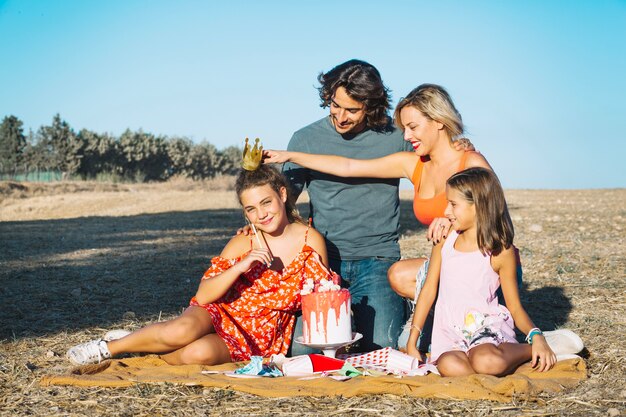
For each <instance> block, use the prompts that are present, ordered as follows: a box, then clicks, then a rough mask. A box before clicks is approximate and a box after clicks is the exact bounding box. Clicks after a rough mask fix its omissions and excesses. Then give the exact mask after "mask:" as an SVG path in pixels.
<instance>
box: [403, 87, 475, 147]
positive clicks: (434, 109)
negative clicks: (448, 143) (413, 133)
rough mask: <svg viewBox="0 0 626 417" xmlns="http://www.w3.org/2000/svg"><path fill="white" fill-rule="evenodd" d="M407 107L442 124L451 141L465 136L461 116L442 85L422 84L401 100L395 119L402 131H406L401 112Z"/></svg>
mask: <svg viewBox="0 0 626 417" xmlns="http://www.w3.org/2000/svg"><path fill="white" fill-rule="evenodd" d="M405 107H413V108H415V109H416V110H419V111H420V112H422V114H423V115H424V116H426V117H427V118H429V119H430V120H434V121H436V122H439V123H442V124H443V125H444V128H445V130H446V132H447V133H448V135H449V136H450V140H453V141H454V140H456V139H458V138H459V136H461V135H462V134H463V120H462V119H461V114H460V113H459V111H458V110H457V109H456V107H454V103H453V102H452V99H451V98H450V95H449V94H448V92H447V91H446V89H445V88H443V87H442V86H440V85H436V84H422V85H420V86H419V87H417V88H415V89H413V91H411V92H410V93H409V95H407V96H406V97H403V98H402V99H401V100H400V102H399V103H398V105H397V106H396V110H395V112H394V114H393V118H394V121H395V123H396V125H397V126H398V127H399V128H400V129H401V130H404V125H403V124H402V117H401V116H400V112H401V111H402V109H403V108H405Z"/></svg>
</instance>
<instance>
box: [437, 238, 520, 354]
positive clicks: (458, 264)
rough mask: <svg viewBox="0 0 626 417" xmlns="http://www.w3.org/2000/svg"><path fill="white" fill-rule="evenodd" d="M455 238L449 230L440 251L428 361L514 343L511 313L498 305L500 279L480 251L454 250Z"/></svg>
mask: <svg viewBox="0 0 626 417" xmlns="http://www.w3.org/2000/svg"><path fill="white" fill-rule="evenodd" d="M458 236H459V234H458V233H457V232H456V231H452V232H451V233H450V236H449V237H448V239H447V240H446V242H445V243H444V244H443V247H442V248H441V274H440V278H439V297H438V299H437V304H436V305H435V318H434V323H433V335H432V345H431V356H430V358H431V359H430V360H431V362H435V361H436V360H437V359H438V358H439V356H441V355H442V354H443V353H445V352H449V351H452V350H460V351H463V352H468V351H469V350H470V349H471V348H473V347H475V346H478V345H481V344H483V343H492V344H494V345H499V344H500V343H505V342H506V343H517V341H516V339H515V330H514V323H513V319H512V318H511V313H510V312H509V310H508V309H507V308H506V307H505V306H503V305H500V304H499V303H498V296H497V295H496V291H497V290H498V288H499V287H500V277H499V276H498V274H497V273H496V272H495V271H494V270H493V269H492V268H491V262H490V257H489V256H488V255H487V256H484V255H483V254H482V253H480V251H475V252H459V251H457V250H456V249H454V243H455V242H456V239H457V238H458Z"/></svg>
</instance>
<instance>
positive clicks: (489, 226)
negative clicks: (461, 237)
mask: <svg viewBox="0 0 626 417" xmlns="http://www.w3.org/2000/svg"><path fill="white" fill-rule="evenodd" d="M446 184H447V185H448V187H451V188H453V189H455V190H457V191H458V192H459V193H460V194H461V195H462V196H463V198H464V199H465V200H466V201H467V202H468V203H470V204H473V205H474V206H475V208H476V237H477V240H478V249H480V251H481V252H482V253H483V254H484V255H487V254H488V255H494V256H496V255H498V254H500V252H502V251H503V250H504V249H508V248H510V247H511V245H512V244H513V237H514V236H515V231H514V229H513V222H512V221H511V216H509V209H508V208H507V205H506V200H505V198H504V191H503V190H502V186H501V185H500V181H499V180H498V177H496V174H494V173H493V171H491V170H488V169H485V168H479V167H476V168H468V169H466V170H464V171H461V172H457V173H456V174H454V175H453V176H451V177H450V178H448V181H447V182H446Z"/></svg>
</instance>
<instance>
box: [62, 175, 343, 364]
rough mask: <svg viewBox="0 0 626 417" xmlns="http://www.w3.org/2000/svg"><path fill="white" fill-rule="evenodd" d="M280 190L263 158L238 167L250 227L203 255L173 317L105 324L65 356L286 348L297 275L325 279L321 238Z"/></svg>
mask: <svg viewBox="0 0 626 417" xmlns="http://www.w3.org/2000/svg"><path fill="white" fill-rule="evenodd" d="M288 190H289V187H288V185H287V183H286V180H285V178H284V177H283V176H282V175H281V174H280V173H278V172H277V171H276V170H275V169H273V168H271V167H269V166H267V165H262V166H261V167H260V168H258V169H257V170H254V171H247V170H242V172H241V173H240V174H239V177H238V179H237V183H236V192H237V195H238V197H239V201H240V203H241V205H242V207H243V211H244V214H245V217H246V218H247V219H248V221H250V223H251V224H252V225H253V226H254V227H253V229H255V230H256V231H257V234H255V236H252V235H251V236H244V235H238V236H235V237H233V238H232V239H231V240H230V242H228V244H227V245H226V247H225V248H224V249H223V250H222V253H221V255H220V256H218V257H215V258H213V259H212V260H211V267H210V268H209V269H208V270H207V271H206V272H205V274H204V276H203V277H202V280H201V282H200V285H199V287H198V291H197V293H196V295H195V296H194V297H193V298H192V299H191V302H190V305H189V307H188V308H187V309H186V310H185V311H184V312H183V314H182V315H181V316H180V317H177V318H175V319H172V320H169V321H165V322H161V323H154V324H151V325H149V326H146V327H144V328H142V329H139V330H137V331H135V332H132V333H130V334H127V335H124V333H120V332H119V331H113V332H109V333H108V334H107V335H105V337H104V338H103V339H99V340H92V341H90V342H87V343H83V344H80V345H77V346H74V347H72V348H71V349H69V350H68V352H67V357H68V358H69V360H70V361H71V362H72V363H74V364H77V365H85V364H89V363H97V362H100V361H101V360H103V359H108V358H111V357H114V356H116V355H119V354H122V353H130V352H149V353H162V354H163V355H162V356H161V358H162V359H163V360H165V361H166V362H167V363H169V364H172V365H182V364H205V365H215V364H220V363H225V362H229V361H243V360H248V359H250V356H252V355H259V356H265V357H267V356H270V355H272V354H275V353H276V354H277V353H282V354H286V353H287V350H288V348H289V345H290V343H291V337H292V332H293V327H294V322H295V314H296V312H297V311H298V310H300V308H301V307H300V290H301V288H302V283H303V281H304V280H306V279H307V278H313V279H314V280H319V279H321V278H328V279H331V273H330V271H329V270H328V269H327V267H326V265H327V262H328V260H327V254H326V246H325V243H324V238H323V237H322V236H321V235H320V234H319V233H318V232H317V231H315V230H314V229H311V228H309V227H307V226H306V224H304V223H303V222H302V220H301V218H300V217H299V215H298V213H297V211H296V208H295V202H294V201H293V199H292V198H291V196H290V194H289V191H288ZM121 336H123V337H121Z"/></svg>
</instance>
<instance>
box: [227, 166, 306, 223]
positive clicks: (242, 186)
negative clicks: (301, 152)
mask: <svg viewBox="0 0 626 417" xmlns="http://www.w3.org/2000/svg"><path fill="white" fill-rule="evenodd" d="M264 185H269V186H270V187H271V188H272V190H274V191H276V193H277V194H278V195H280V189H281V188H282V187H285V189H286V190H287V202H286V203H285V210H286V211H287V219H288V220H289V223H294V222H298V223H304V220H302V217H300V213H298V209H297V208H296V200H295V198H294V197H293V193H292V191H291V187H290V186H289V183H288V182H287V179H286V178H285V176H284V175H282V174H281V173H280V172H278V171H277V170H276V169H274V168H273V167H272V166H270V165H264V164H261V166H259V168H258V169H256V170H255V171H247V170H245V169H242V170H241V171H240V172H239V175H238V176H237V180H236V181H235V191H236V192H237V197H238V198H239V203H240V204H241V193H242V192H244V191H245V190H247V189H250V188H254V187H262V186H264Z"/></svg>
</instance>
